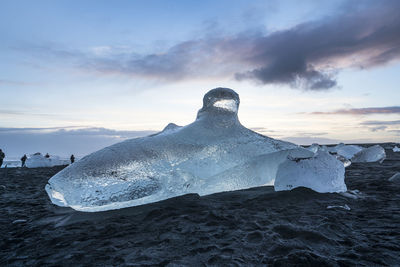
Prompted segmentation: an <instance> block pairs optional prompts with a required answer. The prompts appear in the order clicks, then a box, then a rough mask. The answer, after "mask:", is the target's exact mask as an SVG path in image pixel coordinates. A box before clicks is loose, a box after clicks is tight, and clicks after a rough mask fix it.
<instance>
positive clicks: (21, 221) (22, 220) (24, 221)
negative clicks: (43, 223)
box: [12, 219, 27, 224]
mask: <svg viewBox="0 0 400 267" xmlns="http://www.w3.org/2000/svg"><path fill="white" fill-rule="evenodd" d="M26 222H27V220H24V219H18V220H14V221H13V222H12V224H17V223H26Z"/></svg>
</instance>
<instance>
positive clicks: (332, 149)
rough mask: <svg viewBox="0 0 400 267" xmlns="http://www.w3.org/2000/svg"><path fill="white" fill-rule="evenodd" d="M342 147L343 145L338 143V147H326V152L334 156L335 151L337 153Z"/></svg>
mask: <svg viewBox="0 0 400 267" xmlns="http://www.w3.org/2000/svg"><path fill="white" fill-rule="evenodd" d="M344 146H345V144H343V143H340V144H338V145H336V146H334V147H327V149H328V152H329V153H331V154H336V153H337V151H338V150H339V149H340V148H342V147H344Z"/></svg>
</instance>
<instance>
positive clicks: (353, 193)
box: [340, 189, 363, 199]
mask: <svg viewBox="0 0 400 267" xmlns="http://www.w3.org/2000/svg"><path fill="white" fill-rule="evenodd" d="M340 194H341V195H342V196H344V197H348V198H352V199H359V198H362V197H363V195H362V193H361V192H360V190H358V189H354V190H348V191H347V192H342V193H340Z"/></svg>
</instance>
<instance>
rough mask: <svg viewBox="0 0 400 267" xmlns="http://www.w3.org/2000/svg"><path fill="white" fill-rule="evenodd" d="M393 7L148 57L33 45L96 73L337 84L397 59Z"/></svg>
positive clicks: (207, 40)
mask: <svg viewBox="0 0 400 267" xmlns="http://www.w3.org/2000/svg"><path fill="white" fill-rule="evenodd" d="M399 10H400V1H357V2H356V1H354V2H349V3H347V4H346V5H345V6H344V7H343V8H342V9H341V10H340V12H337V13H336V14H335V15H332V16H331V17H325V18H323V19H320V20H317V21H310V22H306V23H302V24H299V25H297V26H294V27H292V28H289V29H285V30H280V31H275V32H272V33H265V32H260V31H251V30H249V31H247V32H242V33H240V34H237V35H230V36H221V35H218V36H213V37H210V36H208V35H207V36H206V37H203V38H199V39H195V40H188V41H185V42H181V43H178V44H176V45H175V46H173V47H171V48H170V49H167V50H166V51H161V52H158V53H153V54H147V55H138V54H135V53H130V52H125V53H120V54H118V53H116V54H115V53H112V54H111V55H98V54H95V53H87V52H86V53H82V52H77V51H67V50H63V49H58V48H55V47H52V46H50V47H49V48H46V47H42V46H37V47H35V50H36V52H38V53H42V54H49V53H50V54H53V55H54V56H57V57H63V58H65V59H69V61H71V60H72V61H74V63H76V64H78V65H79V66H80V67H82V68H85V69H87V70H95V71H100V72H102V73H120V74H126V75H130V76H139V77H147V78H149V77H150V78H155V79H161V80H169V81H176V80H181V79H194V78H207V77H222V76H226V77H235V78H236V79H237V80H253V81H256V82H257V83H259V84H285V85H290V86H292V87H293V88H300V89H305V90H313V91H318V90H328V89H330V88H333V87H335V86H337V81H336V76H337V74H338V72H340V70H341V69H343V68H361V69H363V68H372V67H376V66H381V65H384V64H387V63H389V62H391V61H395V60H399V59H400V15H399ZM76 59H79V60H78V62H75V60H76Z"/></svg>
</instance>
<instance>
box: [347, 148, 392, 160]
mask: <svg viewBox="0 0 400 267" xmlns="http://www.w3.org/2000/svg"><path fill="white" fill-rule="evenodd" d="M385 158H386V153H385V149H384V148H383V147H381V146H380V145H374V146H370V147H368V148H364V149H363V150H361V151H360V152H358V153H356V154H355V155H354V156H353V158H352V159H351V161H352V162H377V161H379V162H380V163H382V162H383V161H384V160H385Z"/></svg>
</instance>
